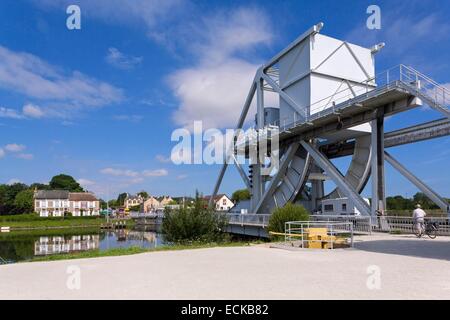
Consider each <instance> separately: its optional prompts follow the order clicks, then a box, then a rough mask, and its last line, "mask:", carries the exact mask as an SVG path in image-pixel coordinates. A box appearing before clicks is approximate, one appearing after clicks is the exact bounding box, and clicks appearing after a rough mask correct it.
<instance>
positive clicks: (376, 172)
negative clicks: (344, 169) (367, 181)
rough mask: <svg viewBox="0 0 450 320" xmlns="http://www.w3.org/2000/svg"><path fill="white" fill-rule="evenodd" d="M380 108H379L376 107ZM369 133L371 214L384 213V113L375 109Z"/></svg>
mask: <svg viewBox="0 0 450 320" xmlns="http://www.w3.org/2000/svg"><path fill="white" fill-rule="evenodd" d="M378 110H381V109H378ZM371 126H372V134H371V154H372V160H371V177H372V204H371V215H372V216H374V217H375V216H376V215H377V213H381V214H384V210H385V208H386V194H385V180H384V114H383V112H382V110H381V112H380V111H377V117H376V119H374V120H372V122H371Z"/></svg>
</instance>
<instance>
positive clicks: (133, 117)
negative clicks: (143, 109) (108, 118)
mask: <svg viewBox="0 0 450 320" xmlns="http://www.w3.org/2000/svg"><path fill="white" fill-rule="evenodd" d="M113 119H114V120H117V121H129V122H140V121H141V120H142V119H144V117H143V116H141V115H137V114H131V115H127V114H121V115H116V116H114V117H113Z"/></svg>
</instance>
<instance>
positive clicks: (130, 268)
mask: <svg viewBox="0 0 450 320" xmlns="http://www.w3.org/2000/svg"><path fill="white" fill-rule="evenodd" d="M71 266H75V267H74V268H72V269H71V268H70V267H71ZM371 266H372V267H371ZM78 268H79V269H78ZM68 270H69V271H72V272H73V271H74V270H75V272H76V270H80V288H79V289H76V288H73V284H74V282H70V280H69V282H70V283H71V284H72V289H70V288H69V287H71V286H69V287H68V286H67V282H68V279H71V280H73V278H69V277H70V276H71V275H73V274H68V273H67V272H68ZM378 271H379V272H380V273H379V275H380V277H379V279H380V282H379V284H380V287H379V288H377V283H378V282H377V272H378ZM369 277H371V278H369ZM374 277H375V278H374ZM367 283H369V287H368V286H367ZM0 299H450V239H449V238H443V237H440V238H438V239H435V240H431V239H416V238H415V237H413V236H389V235H384V236H371V237H363V238H361V237H360V238H357V239H356V242H355V248H354V249H336V250H308V249H301V250H296V251H290V250H282V249H274V248H269V247H268V245H258V246H251V247H229V248H211V249H196V250H184V251H164V252H152V253H144V254H138V255H132V256H119V257H105V258H94V259H81V260H66V261H53V262H35V263H19V264H13V265H3V266H0Z"/></svg>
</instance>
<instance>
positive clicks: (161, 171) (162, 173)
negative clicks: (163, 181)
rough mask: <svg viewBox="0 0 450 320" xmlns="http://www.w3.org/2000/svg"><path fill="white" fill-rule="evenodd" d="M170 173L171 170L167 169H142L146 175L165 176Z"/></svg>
mask: <svg viewBox="0 0 450 320" xmlns="http://www.w3.org/2000/svg"><path fill="white" fill-rule="evenodd" d="M168 174H169V172H168V171H167V170H166V169H157V170H144V171H142V175H143V176H144V177H163V176H167V175H168Z"/></svg>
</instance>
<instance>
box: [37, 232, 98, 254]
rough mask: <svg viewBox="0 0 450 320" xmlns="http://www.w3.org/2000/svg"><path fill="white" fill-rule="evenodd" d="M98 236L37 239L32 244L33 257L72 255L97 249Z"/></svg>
mask: <svg viewBox="0 0 450 320" xmlns="http://www.w3.org/2000/svg"><path fill="white" fill-rule="evenodd" d="M99 240H100V235H98V234H92V235H83V236H71V237H70V238H65V237H62V236H55V237H39V240H37V241H35V242H34V255H35V256H45V255H51V254H60V253H73V252H81V251H86V250H93V249H98V248H99Z"/></svg>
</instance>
